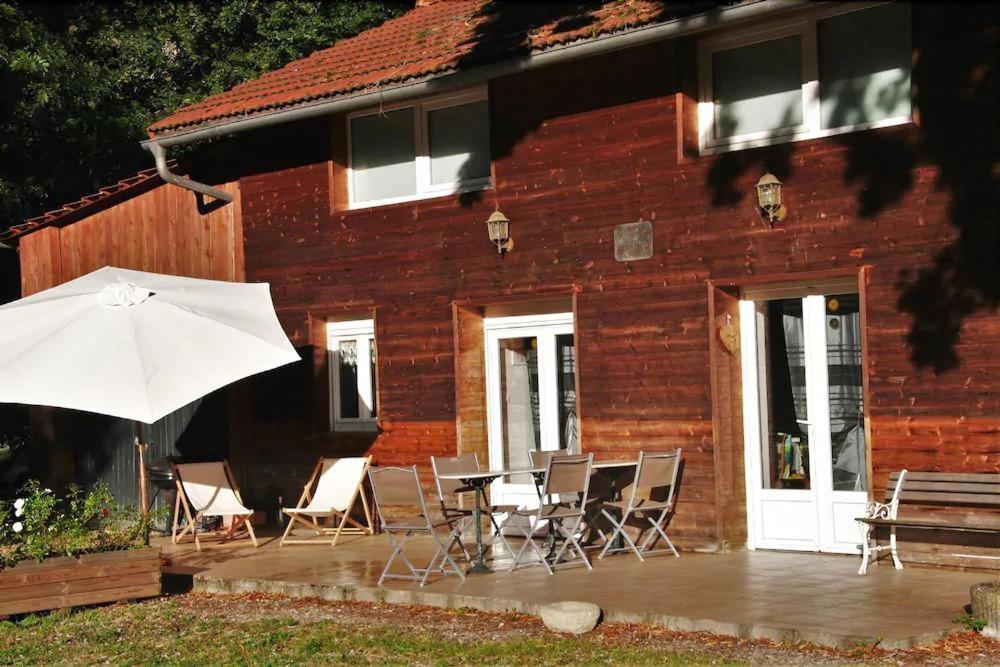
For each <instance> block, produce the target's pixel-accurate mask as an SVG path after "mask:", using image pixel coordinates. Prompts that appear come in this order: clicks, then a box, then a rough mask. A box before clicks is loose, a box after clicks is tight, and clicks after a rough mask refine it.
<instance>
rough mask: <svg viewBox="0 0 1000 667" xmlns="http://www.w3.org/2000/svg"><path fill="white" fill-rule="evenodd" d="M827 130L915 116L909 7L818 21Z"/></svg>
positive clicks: (893, 6)
mask: <svg viewBox="0 0 1000 667" xmlns="http://www.w3.org/2000/svg"><path fill="white" fill-rule="evenodd" d="M818 29H819V35H818V39H819V71H820V106H821V111H822V119H823V120H822V122H823V128H824V129H826V128H834V127H843V126H845V125H857V124H859V123H871V122H874V121H879V120H884V119H886V118H899V117H908V116H909V115H910V62H911V61H910V8H909V6H908V4H907V3H892V4H888V5H884V6H881V7H876V8H875V9H867V10H864V11H858V12H850V13H848V14H841V15H840V16H834V17H831V18H828V19H825V20H823V21H820V22H819V28H818Z"/></svg>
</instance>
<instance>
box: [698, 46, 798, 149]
mask: <svg viewBox="0 0 1000 667" xmlns="http://www.w3.org/2000/svg"><path fill="white" fill-rule="evenodd" d="M712 91H713V93H714V95H715V137H716V138H718V139H721V138H723V137H732V136H736V135H740V134H749V133H751V132H762V131H765V130H778V129H782V128H788V127H795V126H797V125H801V124H802V47H801V39H800V38H799V36H798V35H792V36H790V37H782V38H781V39H774V40H771V41H768V42H761V43H759V44H750V45H749V46H741V47H738V48H735V49H727V50H725V51H717V52H716V53H714V54H713V55H712Z"/></svg>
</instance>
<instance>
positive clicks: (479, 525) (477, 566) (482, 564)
mask: <svg viewBox="0 0 1000 667" xmlns="http://www.w3.org/2000/svg"><path fill="white" fill-rule="evenodd" d="M485 487H486V485H485V484H477V485H476V562H475V563H474V564H473V565H472V567H470V568H469V574H490V573H492V572H493V570H491V569H490V568H488V567H486V560H485V553H486V549H485V548H484V546H483V506H482V501H483V500H485V498H483V495H485V491H486V489H485Z"/></svg>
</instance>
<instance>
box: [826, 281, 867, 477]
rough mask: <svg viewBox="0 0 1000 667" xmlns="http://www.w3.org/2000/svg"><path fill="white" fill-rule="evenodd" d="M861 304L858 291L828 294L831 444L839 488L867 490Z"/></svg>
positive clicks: (827, 351)
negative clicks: (854, 292) (862, 384)
mask: <svg viewBox="0 0 1000 667" xmlns="http://www.w3.org/2000/svg"><path fill="white" fill-rule="evenodd" d="M858 304H859V302H858V295H857V294H837V295H834V296H828V297H826V327H825V329H826V357H827V376H828V378H829V385H830V386H829V392H830V445H831V447H832V454H833V488H834V490H835V491H865V490H866V489H867V488H868V483H867V474H866V471H867V468H868V465H867V463H866V454H865V451H866V449H865V413H864V395H863V393H862V391H861V314H860V309H859V305H858Z"/></svg>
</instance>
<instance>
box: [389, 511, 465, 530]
mask: <svg viewBox="0 0 1000 667" xmlns="http://www.w3.org/2000/svg"><path fill="white" fill-rule="evenodd" d="M428 524H429V526H430V528H440V527H442V526H447V525H449V524H450V522H449V521H448V520H447V519H443V518H442V519H437V520H435V519H430V520H429V521H428V519H427V517H425V516H421V515H419V514H418V515H416V516H409V517H406V518H403V519H393V520H392V521H383V522H382V527H383V528H384V529H386V530H427V528H428Z"/></svg>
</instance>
